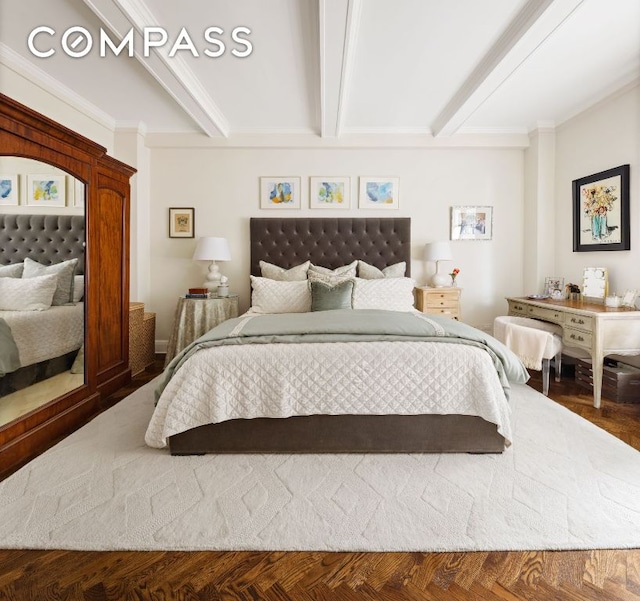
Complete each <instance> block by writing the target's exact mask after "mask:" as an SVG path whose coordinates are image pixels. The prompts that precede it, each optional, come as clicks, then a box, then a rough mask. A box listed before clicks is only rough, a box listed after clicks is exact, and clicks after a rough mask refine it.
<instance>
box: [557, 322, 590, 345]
mask: <svg viewBox="0 0 640 601" xmlns="http://www.w3.org/2000/svg"><path fill="white" fill-rule="evenodd" d="M562 341H563V342H564V343H565V344H566V345H568V346H579V347H581V348H584V349H591V341H592V335H591V332H585V331H584V330H578V329H576V328H567V327H565V328H564V331H563V336H562Z"/></svg>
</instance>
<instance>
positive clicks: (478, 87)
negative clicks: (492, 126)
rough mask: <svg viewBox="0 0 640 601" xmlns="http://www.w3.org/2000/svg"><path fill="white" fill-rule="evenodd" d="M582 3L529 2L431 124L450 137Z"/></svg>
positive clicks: (574, 0)
mask: <svg viewBox="0 0 640 601" xmlns="http://www.w3.org/2000/svg"><path fill="white" fill-rule="evenodd" d="M582 2H583V0H529V1H528V2H527V3H526V4H525V6H524V7H523V8H522V10H521V11H520V12H519V13H518V15H517V16H516V17H515V19H514V20H513V21H512V22H511V23H510V25H509V26H508V27H507V29H506V30H505V31H504V33H503V34H502V35H501V36H500V38H499V39H498V40H497V41H496V43H495V44H494V45H493V46H492V47H491V48H490V50H489V51H488V52H487V54H485V56H484V58H483V59H482V60H481V61H480V63H479V64H478V66H477V67H476V68H475V69H474V70H473V72H472V73H471V75H470V76H469V77H468V78H467V79H466V80H465V82H464V83H463V84H462V86H460V88H459V89H458V91H457V92H456V93H455V94H454V96H453V97H452V98H451V100H450V101H449V102H448V104H447V105H446V106H445V108H444V109H443V110H442V112H441V113H440V114H439V115H438V116H437V117H436V118H435V120H434V122H433V123H432V125H431V130H432V132H433V135H434V136H449V135H452V134H454V133H455V132H456V131H457V130H458V129H459V128H460V126H461V125H462V124H463V123H464V122H465V121H466V120H467V119H468V118H469V117H470V116H471V115H472V114H473V113H474V112H475V111H476V109H477V108H479V107H480V106H481V105H482V103H483V102H484V101H485V100H487V98H489V97H490V96H491V95H492V94H493V93H494V92H495V91H496V90H497V89H498V88H499V87H500V86H501V85H502V83H503V82H504V81H505V80H506V79H507V78H508V77H509V76H510V75H511V74H512V73H514V72H515V71H516V69H517V68H518V67H519V66H520V65H521V64H522V63H523V62H524V61H525V60H526V59H527V57H529V56H530V55H531V54H532V53H533V52H534V51H535V50H536V48H538V47H539V46H540V45H541V44H542V43H543V42H544V41H545V40H546V39H547V38H548V37H549V36H550V35H551V34H552V33H553V32H554V31H555V30H556V29H557V28H558V27H559V26H560V25H561V24H562V23H563V22H564V20H565V19H567V17H569V16H570V15H571V13H573V11H574V10H576V8H578V6H580V4H582Z"/></svg>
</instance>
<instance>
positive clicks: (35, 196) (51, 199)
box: [27, 175, 67, 207]
mask: <svg viewBox="0 0 640 601" xmlns="http://www.w3.org/2000/svg"><path fill="white" fill-rule="evenodd" d="M65 183H66V182H65V176H64V175H28V176H27V204H28V205H30V206H32V207H64V206H66V198H67V197H66V193H67V192H66V185H65Z"/></svg>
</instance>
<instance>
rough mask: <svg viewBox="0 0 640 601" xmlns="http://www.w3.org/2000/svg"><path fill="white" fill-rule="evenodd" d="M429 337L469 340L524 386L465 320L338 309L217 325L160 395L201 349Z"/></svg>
mask: <svg viewBox="0 0 640 601" xmlns="http://www.w3.org/2000/svg"><path fill="white" fill-rule="evenodd" d="M374 340H384V341H414V342H416V341H429V342H442V343H449V344H467V345H472V346H477V347H479V348H482V349H484V350H485V351H486V352H487V353H489V355H490V356H491V359H492V361H493V364H494V366H495V368H496V371H497V373H498V376H499V378H500V383H501V384H502V387H503V389H504V391H505V394H506V395H507V398H508V394H509V389H510V383H515V384H524V383H525V382H526V381H527V380H528V379H529V374H528V373H527V370H526V369H525V368H524V366H523V365H522V362H521V361H520V359H518V357H517V356H516V355H515V354H514V353H512V352H511V351H510V350H509V349H508V348H507V347H506V346H504V345H503V344H502V343H501V342H499V341H498V340H496V339H495V338H493V337H492V336H489V335H488V334H485V333H484V332H482V331H480V330H478V329H476V328H473V327H471V326H469V325H466V324H464V323H461V322H458V321H454V320H451V319H447V318H443V317H439V316H434V315H428V316H427V315H425V314H423V313H419V312H407V313H404V312H398V311H377V310H356V311H354V310H352V309H340V310H335V311H316V312H310V313H279V314H267V315H262V314H245V315H243V316H241V317H236V318H233V319H229V320H227V321H225V322H223V323H222V324H220V325H218V326H216V327H215V328H213V329H212V330H210V331H209V332H207V333H206V334H204V335H203V336H201V337H200V338H198V339H197V340H196V341H194V342H193V343H192V344H190V345H189V346H188V347H186V348H185V349H184V350H183V351H182V352H181V353H180V354H178V355H177V356H176V357H174V359H173V361H171V363H169V365H168V366H167V368H166V369H165V371H164V373H163V375H162V377H161V379H160V383H159V385H158V387H157V389H156V399H158V398H159V397H160V395H161V394H162V391H163V390H164V388H165V386H166V385H167V383H168V382H169V380H170V379H171V378H172V376H173V374H174V373H175V372H176V371H177V370H178V369H180V367H181V366H182V365H183V363H184V362H185V361H187V360H188V359H189V357H191V355H193V354H194V353H196V352H197V351H198V350H200V349H201V348H207V347H212V346H223V345H232V344H282V343H285V344H296V343H300V342H318V343H324V342H368V341H374Z"/></svg>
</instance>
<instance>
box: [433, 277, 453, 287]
mask: <svg viewBox="0 0 640 601" xmlns="http://www.w3.org/2000/svg"><path fill="white" fill-rule="evenodd" d="M450 283H451V277H450V276H448V275H444V274H441V273H434V274H433V277H432V278H431V286H432V287H433V288H444V287H445V286H448V285H449V284H450Z"/></svg>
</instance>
